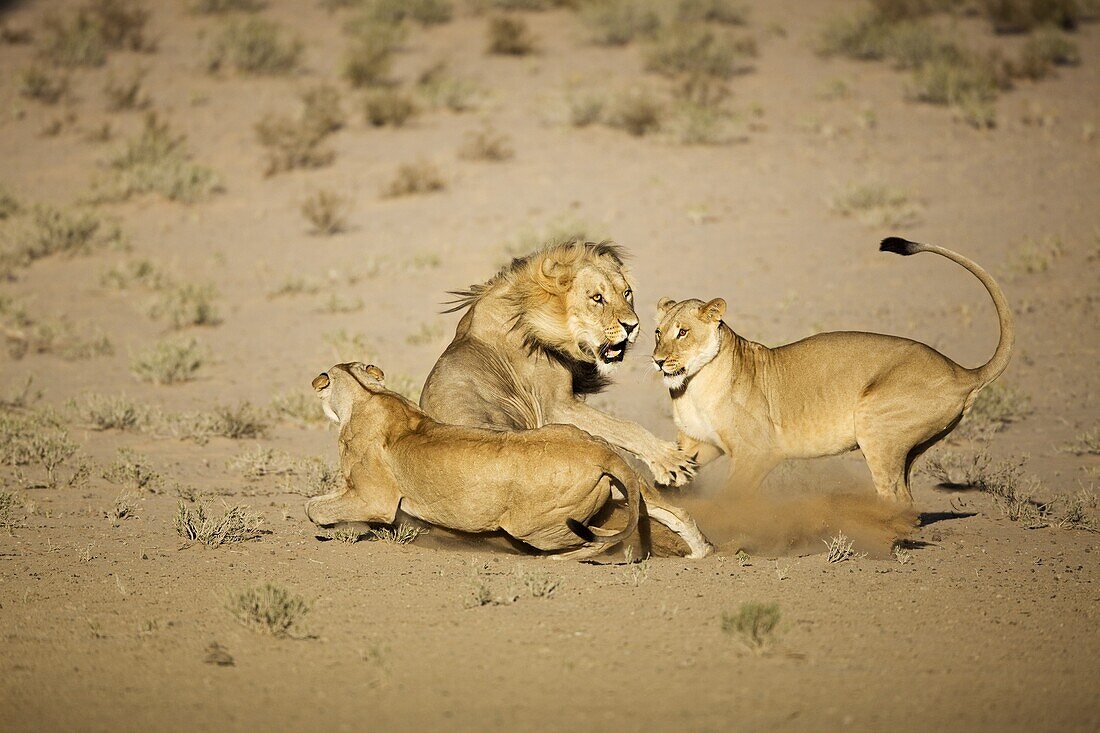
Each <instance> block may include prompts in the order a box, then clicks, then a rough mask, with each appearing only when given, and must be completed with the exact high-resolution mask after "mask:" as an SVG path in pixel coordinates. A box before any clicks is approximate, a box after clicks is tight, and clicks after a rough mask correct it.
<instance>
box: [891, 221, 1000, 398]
mask: <svg viewBox="0 0 1100 733" xmlns="http://www.w3.org/2000/svg"><path fill="white" fill-rule="evenodd" d="M879 250H880V251H882V252H894V253H895V254H899V255H911V254H916V253H917V252H935V253H936V254H938V255H941V256H943V257H946V258H947V259H949V260H951V261H952V262H957V263H958V264H960V265H962V266H963V267H965V268H966V269H967V270H970V272H971V273H973V274H974V277H976V278H978V279H979V280H981V283H982V285H984V286H985V289H986V290H987V291H988V292H989V297H991V298H992V299H993V305H994V306H995V307H996V308H997V319H998V320H999V321H1000V324H1001V340H1000V341H999V342H998V343H997V350H996V351H994V352H993V356H992V357H990V359H989V361H987V362H986V363H985V364H983V365H982V366H980V367H977V368H975V369H971V370H970V371H971V372H972V373H973V374H974V377H975V379H976V380H977V385H976V389H981V388H983V387H985V386H986V385H987V384H989V383H990V382H992V381H993V380H994V379H996V378H997V377H999V376H1001V372H1003V371H1004V370H1005V368H1006V367H1008V362H1009V359H1010V358H1011V356H1012V344H1013V343H1014V342H1015V341H1016V325H1015V322H1014V321H1013V318H1012V309H1011V308H1009V306H1008V301H1007V300H1006V299H1005V294H1004V292H1003V291H1002V290H1001V286H1000V285H998V284H997V281H996V280H994V279H993V276H992V275H990V274H989V273H988V272H986V271H985V270H984V269H983V268H982V267H981V266H980V265H979V264H978V263H977V262H974V261H973V260H971V259H968V258H966V257H963V256H962V255H961V254H959V253H958V252H952V251H951V250H949V249H945V248H943V247H937V246H935V245H933V244H920V243H918V242H910V241H909V240H907V239H902V238H901V237H887V238H886V239H884V240H882V244H880V245H879Z"/></svg>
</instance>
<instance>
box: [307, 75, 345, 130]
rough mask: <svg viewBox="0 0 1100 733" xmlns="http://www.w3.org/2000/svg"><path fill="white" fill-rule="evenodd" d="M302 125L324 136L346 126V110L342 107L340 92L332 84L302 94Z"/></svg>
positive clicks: (322, 85) (321, 85) (320, 85)
mask: <svg viewBox="0 0 1100 733" xmlns="http://www.w3.org/2000/svg"><path fill="white" fill-rule="evenodd" d="M300 98H301V100H302V118H301V119H302V125H304V126H307V127H311V128H313V129H315V130H318V131H319V132H322V133H324V134H326V135H327V134H329V133H333V132H336V131H337V130H339V129H340V128H341V127H343V126H344V110H343V109H342V108H341V106H340V90H339V89H337V88H336V87H334V86H332V85H331V84H318V85H316V86H312V87H310V88H309V89H306V90H305V91H304V92H302V93H301V95H300Z"/></svg>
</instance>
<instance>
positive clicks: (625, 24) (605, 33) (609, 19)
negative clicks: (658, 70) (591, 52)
mask: <svg viewBox="0 0 1100 733" xmlns="http://www.w3.org/2000/svg"><path fill="white" fill-rule="evenodd" d="M580 18H581V21H582V22H583V23H584V24H585V25H586V26H587V27H588V31H589V36H590V38H591V39H592V41H593V42H594V43H597V44H600V45H602V46H624V45H626V44H628V43H630V42H631V41H634V40H637V39H652V38H653V37H654V36H655V35H656V34H657V31H658V29H660V27H661V15H660V13H659V12H658V11H657V5H656V4H655V3H653V2H649V1H648V0H595V1H594V2H588V3H585V4H584V5H582V6H581V12H580Z"/></svg>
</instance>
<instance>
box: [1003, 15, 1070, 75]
mask: <svg viewBox="0 0 1100 733" xmlns="http://www.w3.org/2000/svg"><path fill="white" fill-rule="evenodd" d="M1080 63H1081V52H1080V50H1078V48H1077V44H1076V43H1074V42H1073V41H1072V40H1070V39H1069V37H1068V36H1067V35H1066V34H1065V33H1063V32H1061V31H1059V30H1057V29H1056V28H1050V27H1045V28H1041V29H1039V30H1038V31H1036V32H1035V33H1034V34H1033V35H1032V36H1031V37H1030V38H1028V40H1027V43H1025V44H1024V47H1023V48H1022V49H1021V50H1020V57H1019V60H1018V61H1017V62H1016V63H1014V64H1013V65H1012V73H1013V74H1014V75H1016V76H1022V77H1025V78H1027V79H1044V78H1046V77H1048V76H1050V75H1051V74H1052V73H1053V71H1054V67H1056V66H1077V65H1078V64H1080Z"/></svg>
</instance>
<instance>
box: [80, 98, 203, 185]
mask: <svg viewBox="0 0 1100 733" xmlns="http://www.w3.org/2000/svg"><path fill="white" fill-rule="evenodd" d="M186 140H187V138H186V137H185V136H184V135H174V134H173V133H172V131H171V130H170V128H169V127H168V123H167V122H162V121H160V120H159V119H158V117H157V115H156V114H155V113H152V112H150V113H148V114H147V115H146V116H145V125H144V127H143V128H142V131H141V134H140V135H138V136H137V137H136V138H132V139H131V140H129V141H127V142H126V145H125V147H124V148H123V149H122V151H120V152H119V153H118V154H117V155H116V156H115V157H113V158H112V159H111V160H109V161H108V169H109V173H108V175H107V176H106V177H105V178H103V179H101V180H99V181H98V182H97V183H96V185H95V187H94V190H93V194H92V198H93V200H94V201H97V202H102V201H125V200H126V199H128V198H130V197H131V196H135V195H140V194H145V193H157V194H160V195H161V196H164V197H165V198H167V199H169V200H171V201H180V202H182V203H194V202H196V201H201V200H203V199H206V198H209V197H210V196H211V195H213V194H214V193H216V192H218V191H220V190H221V182H220V180H219V178H218V175H217V173H215V172H214V171H213V170H212V169H210V168H207V167H206V166H203V165H198V164H196V163H193V162H192V161H191V155H190V153H189V152H188V150H187V146H186Z"/></svg>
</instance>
